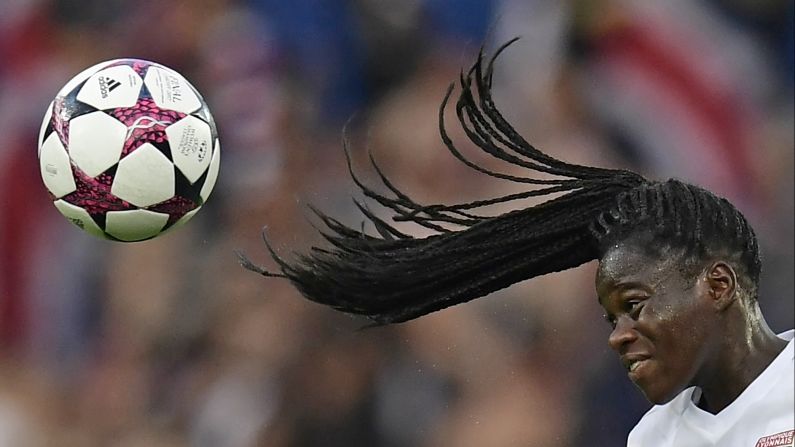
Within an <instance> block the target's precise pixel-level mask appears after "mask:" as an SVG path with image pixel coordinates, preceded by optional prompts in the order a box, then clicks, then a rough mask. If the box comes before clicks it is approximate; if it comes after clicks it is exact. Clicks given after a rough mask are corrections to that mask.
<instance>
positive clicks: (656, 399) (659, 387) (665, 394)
mask: <svg viewBox="0 0 795 447" xmlns="http://www.w3.org/2000/svg"><path fill="white" fill-rule="evenodd" d="M635 386H637V387H638V388H639V389H640V391H641V392H642V393H643V395H644V396H645V397H646V400H648V401H649V402H651V403H652V404H654V405H665V404H667V403H668V402H670V401H671V400H673V398H674V397H676V396H677V395H678V394H679V393H680V392H682V390H684V389H685V387H682V386H671V385H670V384H666V383H663V382H662V381H654V382H651V383H636V384H635Z"/></svg>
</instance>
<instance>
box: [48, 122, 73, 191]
mask: <svg viewBox="0 0 795 447" xmlns="http://www.w3.org/2000/svg"><path fill="white" fill-rule="evenodd" d="M39 170H40V171H41V178H42V180H44V186H46V187H47V189H48V190H49V191H50V192H51V193H52V195H54V196H55V197H56V198H61V197H63V196H65V195H67V194H69V193H72V192H74V191H75V190H76V189H77V186H76V185H75V179H74V177H73V176H72V164H71V162H70V161H69V154H67V153H66V149H64V147H63V144H61V139H60V138H58V135H57V134H55V133H51V134H50V136H49V137H47V140H46V141H44V144H42V145H41V152H40V153H39Z"/></svg>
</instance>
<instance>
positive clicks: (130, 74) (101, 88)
mask: <svg viewBox="0 0 795 447" xmlns="http://www.w3.org/2000/svg"><path fill="white" fill-rule="evenodd" d="M142 85H143V80H142V79H141V77H140V76H138V73H136V72H135V70H133V69H132V67H130V66H129V65H117V66H115V67H109V68H106V69H103V70H100V71H98V72H97V73H94V74H93V75H91V77H89V78H88V81H86V83H85V85H83V87H82V88H81V89H80V92H79V93H78V94H77V100H78V101H81V102H84V103H86V104H89V105H91V106H94V107H96V108H98V109H100V110H107V109H115V108H117V107H132V106H134V105H135V103H136V102H137V101H138V95H139V94H140V93H141V86H142Z"/></svg>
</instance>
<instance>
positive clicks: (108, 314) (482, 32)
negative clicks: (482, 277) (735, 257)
mask: <svg viewBox="0 0 795 447" xmlns="http://www.w3.org/2000/svg"><path fill="white" fill-rule="evenodd" d="M514 36H521V37H522V39H521V40H520V41H519V42H518V43H516V44H515V45H514V46H512V47H511V48H510V49H509V50H508V51H507V52H506V53H505V55H504V57H502V58H501V59H500V62H499V64H498V70H497V74H496V81H495V83H496V87H495V89H496V92H495V96H496V98H497V101H498V105H499V106H500V107H501V108H502V109H503V111H504V112H505V114H506V115H507V116H508V117H509V119H510V120H511V121H512V122H514V123H515V125H516V127H517V129H519V131H520V132H521V133H522V134H523V135H525V136H527V137H528V139H529V140H530V141H531V142H533V143H534V144H535V145H536V146H538V147H540V148H541V149H543V150H545V151H548V152H550V153H552V154H554V155H555V156H558V157H561V158H563V159H565V160H567V161H573V162H582V163H593V164H598V165H601V166H626V167H631V168H633V169H637V170H639V171H640V172H643V173H645V174H647V175H649V176H652V177H656V178H659V177H667V176H677V177H681V178H685V179H687V180H690V181H694V182H696V183H699V184H702V185H703V186H706V187H709V188H712V189H713V190H715V191H717V192H718V193H720V194H722V195H725V196H726V197H728V198H730V199H731V200H732V201H734V202H735V203H736V204H737V205H738V207H740V208H741V209H742V210H743V211H744V212H745V213H746V215H747V216H748V217H749V219H750V220H751V221H752V223H753V224H754V225H755V228H756V229H757V232H758V234H759V237H760V239H761V242H762V246H763V249H764V263H765V264H764V274H763V285H762V292H761V296H762V298H761V300H762V307H763V310H764V311H765V313H766V315H767V316H768V319H769V322H770V323H771V325H772V326H773V328H774V329H775V330H777V331H783V330H786V329H788V328H791V327H792V326H793V293H794V292H793V146H794V144H793V81H792V79H793V2H791V1H786V0H781V1H774V0H764V1H763V0H698V1H696V0H692V1H685V0H675V1H666V2H659V1H651V0H644V1H629V0H594V1H559V0H493V1H487V0H403V1H399V2H385V1H376V0H349V1H345V0H291V1H289V2H285V1H281V0H250V1H244V0H240V1H234V0H198V1H174V2H161V1H156V0H144V1H136V2H132V1H122V0H105V1H99V0H97V1H88V0H86V1H77V0H72V1H67V0H62V1H55V0H4V1H3V2H2V3H1V4H0V60H2V63H1V64H0V135H1V136H2V146H0V346H1V348H0V349H1V351H0V446H2V447H5V446H14V447H20V446H39V445H57V446H62V447H64V446H65V447H68V446H81V447H85V446H109V445H113V446H123V447H133V446H149V447H171V446H183V445H189V446H197V447H204V446H207V447H238V446H239V447H243V446H253V445H262V446H272V447H280V446H328V447H336V446H385V447H407V446H417V447H442V446H444V447H449V446H456V447H470V446H471V447H483V446H490V447H508V446H579V445H588V446H615V445H622V442H623V441H624V439H625V436H626V433H627V432H628V431H629V429H630V428H631V427H632V425H633V424H634V422H635V421H636V420H637V419H638V418H639V417H640V415H641V414H642V413H643V412H644V411H645V410H646V409H647V408H648V404H647V403H646V402H645V401H644V400H643V399H642V397H641V396H640V395H639V393H638V392H636V391H635V389H634V388H633V387H632V385H631V384H630V383H629V382H628V380H627V378H626V376H625V374H624V372H623V371H622V369H621V367H620V366H619V364H618V362H617V361H616V359H615V357H614V355H613V354H612V353H611V352H609V350H608V349H607V345H606V337H607V335H608V326H607V325H606V324H605V323H604V322H603V320H602V319H601V318H600V316H601V311H600V309H599V308H598V306H597V304H596V298H595V293H594V291H593V272H594V268H595V266H594V265H593V263H591V264H588V265H586V266H583V267H582V268H579V269H576V270H572V271H568V272H564V273H559V274H553V275H548V276H545V277H542V278H539V279H537V280H534V281H529V282H525V283H522V284H519V285H516V286H514V287H512V288H509V289H506V290H504V291H502V292H500V293H497V294H494V296H491V297H489V298H488V299H483V300H478V301H475V302H472V303H469V304H466V305H462V306H458V307H455V308H452V309H448V310H445V311H444V312H440V313H436V314H433V315H430V316H428V317H425V318H422V319H420V320H418V321H414V322H410V323H406V324H402V325H398V326H394V327H388V328H377V329H371V330H367V331H357V329H358V328H359V327H360V326H361V324H362V322H361V321H360V320H355V319H352V318H349V317H347V316H344V315H339V314H337V313H335V312H333V311H330V310H328V309H325V308H323V307H321V306H318V305H314V304H312V303H308V302H305V301H303V300H301V299H299V298H298V297H297V296H296V293H295V292H294V291H293V290H292V289H291V288H290V286H289V285H288V284H286V283H284V282H282V281H280V280H265V279H263V278H261V277H259V276H257V275H255V274H253V273H251V272H248V271H245V270H243V269H242V268H241V267H240V266H239V265H238V263H237V261H236V258H235V256H234V254H233V251H234V250H235V249H242V250H243V251H245V252H246V253H247V254H249V256H251V257H252V258H253V259H255V260H257V261H259V262H262V263H266V264H268V265H270V266H272V264H270V261H269V260H268V258H267V255H266V253H265V250H264V248H263V246H262V244H261V241H260V229H261V227H262V226H263V225H266V224H267V225H268V227H269V234H270V237H271V239H272V241H273V242H274V244H275V246H276V248H277V250H279V251H280V252H281V253H282V254H284V255H285V256H290V253H289V250H290V249H291V248H295V249H305V248H306V247H308V246H309V245H310V244H312V243H317V242H318V239H317V235H316V234H315V233H314V232H313V230H312V227H311V225H310V224H309V222H310V221H311V219H310V220H307V216H308V215H309V213H308V212H307V209H306V204H308V203H312V204H314V205H317V206H318V207H320V208H321V209H323V210H325V211H327V212H329V213H331V214H335V215H338V216H341V218H342V220H343V221H346V222H348V223H352V224H356V223H357V222H358V221H359V217H357V216H356V214H355V209H354V207H353V205H352V202H351V200H350V196H351V195H352V194H353V195H355V194H356V191H355V189H354V187H353V185H352V183H351V181H350V180H349V178H348V176H347V173H346V172H345V168H344V159H343V156H342V151H341V145H340V135H341V133H340V131H341V128H342V126H343V125H344V123H345V122H346V121H347V120H348V119H349V118H350V117H351V116H354V115H355V119H354V121H353V122H352V124H351V138H352V141H353V143H354V156H355V158H356V164H357V167H358V168H359V169H360V170H361V173H362V177H363V178H365V179H368V180H373V175H372V171H369V170H368V169H367V166H366V163H365V161H364V159H363V157H362V155H364V154H365V148H367V147H370V148H371V149H372V150H373V151H374V153H375V155H376V157H377V158H378V159H379V160H380V161H381V163H382V164H383V166H384V168H385V170H386V171H387V172H388V173H389V175H390V176H391V177H392V178H393V179H396V180H397V183H398V184H399V185H400V186H401V187H402V188H404V189H405V190H406V191H408V192H409V193H410V194H412V195H413V196H414V197H415V198H417V199H420V200H423V201H434V202H435V201H445V202H451V201H468V200H473V199H477V198H484V197H490V196H494V195H496V194H502V193H506V192H510V191H515V190H516V188H517V186H516V185H511V184H505V183H503V182H497V181H495V180H493V179H490V178H484V177H483V176H479V175H476V174H473V173H471V172H469V171H467V170H466V169H465V168H463V167H462V166H460V165H459V164H457V162H456V161H454V160H453V158H452V157H451V156H449V154H447V153H446V152H445V151H444V149H443V147H442V146H441V143H440V140H439V137H438V134H437V128H436V114H437V107H438V105H439V102H440V101H441V99H442V96H443V93H444V91H445V88H446V86H447V85H448V83H450V82H451V81H453V80H455V79H456V78H457V75H458V71H459V69H460V68H462V67H465V66H468V65H469V64H470V63H471V62H472V60H473V57H474V55H475V54H476V52H477V49H478V46H479V45H480V43H481V42H486V43H487V48H493V47H494V45H495V44H496V43H500V42H503V41H505V40H507V39H509V38H511V37H514ZM122 56H132V57H141V58H147V59H152V60H155V61H158V62H161V63H163V64H165V65H168V66H170V67H172V68H175V69H177V70H179V71H180V72H182V73H183V74H185V75H186V77H187V78H188V79H190V80H191V81H192V82H193V84H194V85H196V86H197V88H198V89H199V90H200V91H201V92H202V93H203V94H204V96H205V98H206V100H207V101H208V102H209V103H210V106H211V110H212V111H213V113H214V115H215V118H216V121H217V123H218V126H219V129H220V132H221V143H222V163H221V173H220V177H219V182H218V184H217V186H216V189H215V191H214V193H213V196H212V197H211V198H210V201H209V202H208V204H207V205H206V207H205V208H204V209H203V210H202V211H201V212H200V213H199V214H198V215H197V216H196V217H195V218H194V219H193V221H192V222H191V223H190V224H189V225H187V226H186V227H184V228H183V229H181V230H180V231H178V232H175V233H173V234H169V235H167V236H164V237H162V238H158V239H155V240H153V241H149V242H144V243H136V244H116V243H108V242H105V241H101V240H98V239H93V238H92V237H90V236H88V235H86V234H84V233H82V232H81V231H79V230H78V229H76V228H74V227H72V226H71V225H70V224H69V223H68V222H67V221H66V220H65V219H63V218H62V217H61V216H60V215H59V214H58V213H57V211H56V209H55V208H54V207H53V206H52V205H50V204H49V202H48V200H47V196H46V193H45V190H44V188H43V186H42V184H41V180H40V176H39V173H38V165H37V160H36V156H35V154H36V147H35V145H36V136H37V132H38V128H39V123H40V120H41V117H42V114H43V112H44V110H45V109H46V106H47V104H48V102H49V101H50V100H51V99H52V96H53V95H54V94H55V92H56V91H57V90H58V89H59V88H60V86H61V85H62V84H63V83H65V81H66V80H67V79H69V78H70V77H71V76H72V75H74V74H75V73H77V72H79V71H80V70H81V69H82V68H85V67H87V66H89V65H91V64H93V63H95V62H97V61H100V60H104V59H111V58H116V57H122ZM450 122H452V121H450ZM452 127H454V126H451V128H452ZM452 134H453V136H454V138H456V139H457V141H459V142H460V143H461V146H462V148H464V149H465V150H466V149H467V148H469V149H471V147H469V146H468V145H467V144H465V143H464V142H463V135H462V132H460V130H458V129H456V130H454V131H453V132H452ZM470 153H471V152H470ZM502 168H503V169H507V170H510V169H511V168H510V167H505V166H503V167H502ZM498 211H500V210H495V212H498ZM418 234H419V233H418Z"/></svg>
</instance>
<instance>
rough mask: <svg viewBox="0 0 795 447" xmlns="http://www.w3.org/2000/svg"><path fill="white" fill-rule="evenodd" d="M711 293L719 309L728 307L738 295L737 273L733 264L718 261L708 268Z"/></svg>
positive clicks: (707, 275)
mask: <svg viewBox="0 0 795 447" xmlns="http://www.w3.org/2000/svg"><path fill="white" fill-rule="evenodd" d="M706 280H707V285H708V286H709V294H710V297H711V298H712V299H713V303H714V304H715V306H716V307H717V309H718V310H721V311H722V310H724V309H726V308H728V307H729V306H730V305H731V304H732V303H733V302H734V300H735V298H736V295H737V293H736V292H737V274H736V273H735V272H734V269H733V268H732V267H731V265H729V264H727V263H725V262H723V261H717V262H715V263H713V264H712V265H710V266H709V268H708V269H707V270H706Z"/></svg>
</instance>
